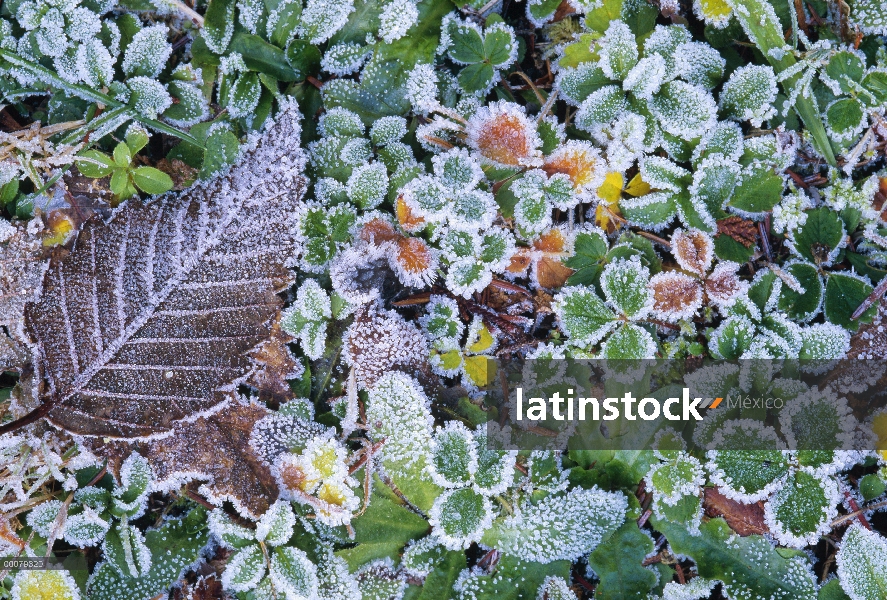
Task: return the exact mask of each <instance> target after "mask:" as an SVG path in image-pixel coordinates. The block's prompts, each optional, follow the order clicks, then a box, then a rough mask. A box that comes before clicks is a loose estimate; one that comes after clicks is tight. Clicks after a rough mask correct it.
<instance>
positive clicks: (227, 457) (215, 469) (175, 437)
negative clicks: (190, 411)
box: [142, 401, 278, 519]
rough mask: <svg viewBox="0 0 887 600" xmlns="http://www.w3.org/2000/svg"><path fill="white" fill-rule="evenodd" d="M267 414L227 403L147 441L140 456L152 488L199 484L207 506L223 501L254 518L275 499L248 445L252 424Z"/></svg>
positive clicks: (253, 406) (267, 476)
mask: <svg viewBox="0 0 887 600" xmlns="http://www.w3.org/2000/svg"><path fill="white" fill-rule="evenodd" d="M268 414H269V412H268V409H266V408H264V407H263V406H260V405H258V404H241V403H239V402H237V401H232V402H231V404H230V405H228V406H226V407H225V408H223V409H222V410H220V411H219V412H218V413H216V414H214V415H212V416H210V417H207V418H201V419H198V420H196V421H194V422H193V423H187V422H182V423H178V424H176V427H175V429H174V430H173V434H172V435H171V436H169V437H165V438H163V439H159V440H154V441H150V442H148V443H147V444H146V446H145V447H144V448H143V449H142V451H143V452H144V456H145V457H146V458H147V459H148V460H149V461H150V462H151V464H152V465H153V467H154V473H155V475H156V476H157V479H158V482H159V483H158V486H159V487H168V488H176V487H178V484H180V483H183V482H185V481H190V480H195V479H196V480H201V481H204V482H205V483H204V484H203V485H201V487H200V488H199V492H200V493H202V494H203V495H205V496H206V497H207V498H208V499H209V500H210V502H212V503H213V504H216V505H220V504H221V503H222V502H223V501H225V500H228V501H230V502H231V503H232V504H234V506H235V507H237V510H238V512H240V513H241V514H243V515H245V516H248V517H251V518H254V519H255V518H258V517H259V516H261V515H262V514H263V513H264V512H265V511H266V510H268V507H269V506H270V505H271V503H272V502H274V500H275V499H276V498H277V495H278V491H277V484H276V483H275V482H274V477H273V476H272V475H271V471H270V470H269V469H268V467H267V466H266V465H265V464H264V463H262V461H260V460H259V458H258V457H257V456H256V454H255V453H254V452H253V449H252V447H251V446H250V443H249V438H250V434H251V433H252V430H253V425H254V424H255V422H256V421H258V420H259V419H261V418H262V417H264V416H266V415H268ZM195 474H197V475H195ZM164 484H165V486H164Z"/></svg>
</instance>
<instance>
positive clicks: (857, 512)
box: [831, 500, 887, 529]
mask: <svg viewBox="0 0 887 600" xmlns="http://www.w3.org/2000/svg"><path fill="white" fill-rule="evenodd" d="M853 504H856V502H855V501H854V502H853ZM885 506H887V500H881V501H880V502H876V503H875V504H869V505H868V506H865V507H863V508H860V509H858V510H854V511H853V512H852V513H849V514H846V515H843V516H840V517H838V518H837V519H835V520H834V521H832V524H831V528H832V529H834V528H835V527H840V526H841V525H843V524H844V523H846V522H847V521H852V520H853V519H855V518H857V517H860V516H862V515H863V514H865V513H867V512H869V511H871V510H877V509H879V508H884V507H885ZM866 523H867V522H866Z"/></svg>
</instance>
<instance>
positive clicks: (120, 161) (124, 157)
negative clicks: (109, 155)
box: [114, 142, 132, 167]
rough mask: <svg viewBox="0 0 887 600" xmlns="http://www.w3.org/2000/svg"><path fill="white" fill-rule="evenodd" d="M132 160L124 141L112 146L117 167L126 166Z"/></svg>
mask: <svg viewBox="0 0 887 600" xmlns="http://www.w3.org/2000/svg"><path fill="white" fill-rule="evenodd" d="M131 162H132V152H130V150H129V146H127V145H126V142H120V143H119V144H117V145H116V146H115V147H114V163H115V164H116V165H117V166H118V167H128V166H129V163H131Z"/></svg>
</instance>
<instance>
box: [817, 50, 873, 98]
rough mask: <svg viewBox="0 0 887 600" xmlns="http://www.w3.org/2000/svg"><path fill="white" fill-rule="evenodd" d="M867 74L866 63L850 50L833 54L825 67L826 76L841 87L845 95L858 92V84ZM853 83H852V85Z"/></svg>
mask: <svg viewBox="0 0 887 600" xmlns="http://www.w3.org/2000/svg"><path fill="white" fill-rule="evenodd" d="M864 72H865V63H864V62H863V60H862V59H861V58H859V56H858V55H857V54H856V53H854V52H851V51H850V50H839V51H838V52H835V53H834V54H832V57H831V58H830V59H829V62H828V64H827V65H826V66H825V74H826V75H828V77H829V78H830V79H833V80H834V81H836V82H837V83H838V85H840V86H841V91H842V92H844V93H845V94H852V93H855V92H856V89H855V85H854V84H856V82H858V81H861V80H862V75H863V73H864ZM851 82H852V83H851Z"/></svg>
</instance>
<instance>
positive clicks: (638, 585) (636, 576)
mask: <svg viewBox="0 0 887 600" xmlns="http://www.w3.org/2000/svg"><path fill="white" fill-rule="evenodd" d="M651 552H653V539H652V538H651V537H650V536H649V535H648V534H647V533H646V532H644V531H642V530H640V529H639V528H638V526H637V523H636V522H635V521H634V520H633V519H629V520H628V521H626V522H625V523H624V524H623V525H622V526H621V527H620V528H619V529H617V530H616V531H615V532H614V533H613V534H612V535H611V536H609V537H608V538H607V539H606V541H605V543H604V544H602V545H600V546H598V547H597V548H596V549H595V550H594V551H593V552H592V553H591V554H589V555H588V565H589V566H590V567H591V568H592V569H594V573H595V575H597V576H598V578H599V579H600V583H599V584H598V586H597V587H596V588H595V592H594V594H595V597H596V598H601V599H603V600H627V599H628V598H637V597H643V595H644V594H647V593H648V592H650V590H651V589H652V588H653V586H654V585H656V582H657V580H658V577H657V576H656V573H655V572H653V571H652V570H650V569H647V568H645V567H644V566H643V562H644V558H646V557H647V555H648V554H650V553H651ZM570 593H572V592H570ZM549 598H551V595H549ZM567 598H568V597H567ZM570 600H572V599H570Z"/></svg>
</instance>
